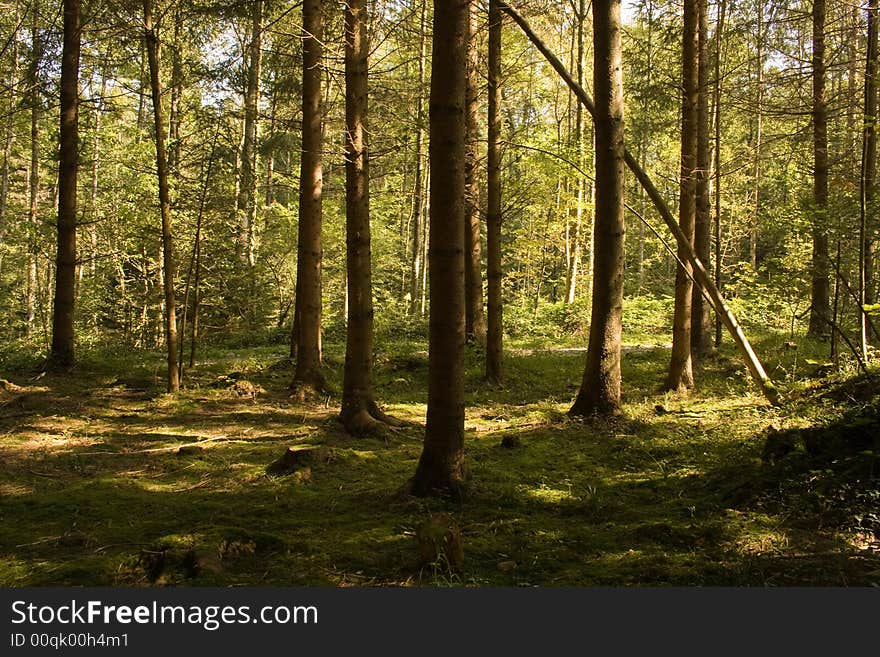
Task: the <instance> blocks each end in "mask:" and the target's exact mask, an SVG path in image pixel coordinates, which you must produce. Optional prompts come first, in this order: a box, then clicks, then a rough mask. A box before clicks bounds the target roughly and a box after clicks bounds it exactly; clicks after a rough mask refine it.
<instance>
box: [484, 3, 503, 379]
mask: <svg viewBox="0 0 880 657" xmlns="http://www.w3.org/2000/svg"><path fill="white" fill-rule="evenodd" d="M501 25H502V16H501V8H500V7H499V6H498V2H497V0H490V1H489V73H488V75H489V117H488V124H489V126H488V132H489V134H488V141H489V145H488V152H487V156H486V160H487V170H488V171H487V179H486V270H487V271H486V278H487V297H488V304H487V306H488V307H487V311H488V327H487V329H488V330H487V334H486V378H487V379H488V380H489V381H490V382H492V383H501V381H502V380H503V378H504V368H503V356H504V350H503V344H502V343H503V316H502V314H503V310H504V308H503V305H502V301H501V283H502V275H503V270H502V265H501Z"/></svg>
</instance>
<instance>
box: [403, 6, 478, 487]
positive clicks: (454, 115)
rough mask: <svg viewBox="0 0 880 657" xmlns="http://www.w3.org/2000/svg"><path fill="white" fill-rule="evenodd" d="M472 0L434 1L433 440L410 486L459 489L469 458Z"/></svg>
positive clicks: (428, 437)
mask: <svg viewBox="0 0 880 657" xmlns="http://www.w3.org/2000/svg"><path fill="white" fill-rule="evenodd" d="M471 2H472V0H435V1H434V41H433V44H432V48H431V53H432V54H431V58H432V59H431V61H432V65H431V100H430V109H429V117H430V118H429V122H430V144H429V148H428V151H429V160H430V162H429V164H430V167H431V191H430V206H431V209H430V247H429V249H430V251H429V256H428V257H429V276H430V285H431V307H430V329H429V331H430V334H429V346H428V417H427V425H426V427H425V441H424V447H423V449H422V454H421V457H420V458H419V463H418V466H417V468H416V473H415V475H414V477H413V478H412V480H411V481H410V484H409V488H410V491H411V492H412V493H413V494H414V495H418V496H424V495H429V494H432V493H435V492H437V491H443V490H447V491H453V492H456V491H459V490H460V488H461V486H462V484H463V482H464V479H465V474H466V471H465V460H464V347H465V322H464V319H465V317H464V316H465V309H464V304H465V298H464V228H465V225H464V218H465V203H466V201H465V174H464V168H465V150H464V143H465V93H466V87H467V30H468V20H469V17H470V5H471Z"/></svg>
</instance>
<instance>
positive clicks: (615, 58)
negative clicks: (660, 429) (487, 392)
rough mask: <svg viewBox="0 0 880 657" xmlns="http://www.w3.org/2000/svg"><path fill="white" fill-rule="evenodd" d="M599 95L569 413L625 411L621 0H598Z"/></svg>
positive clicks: (596, 71) (596, 61)
mask: <svg viewBox="0 0 880 657" xmlns="http://www.w3.org/2000/svg"><path fill="white" fill-rule="evenodd" d="M593 46H594V49H593V60H594V63H593V88H594V89H595V93H596V111H595V114H594V120H595V125H596V188H597V189H601V190H602V193H601V194H598V195H597V197H596V228H595V232H594V244H595V257H594V258H593V299H592V319H591V322H590V346H589V351H588V353H587V364H586V368H585V369H584V377H583V381H582V383H581V388H580V391H579V392H578V396H577V399H576V400H575V402H574V405H573V406H572V407H571V410H570V411H569V415H575V416H586V415H592V414H594V413H598V414H602V415H608V414H616V413H619V412H620V387H621V379H620V342H621V318H622V316H623V271H624V251H623V246H624V236H625V233H626V228H625V224H624V217H623V210H624V189H625V180H624V161H623V154H624V148H623V74H622V64H621V34H620V0H593Z"/></svg>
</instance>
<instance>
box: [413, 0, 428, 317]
mask: <svg viewBox="0 0 880 657" xmlns="http://www.w3.org/2000/svg"><path fill="white" fill-rule="evenodd" d="M427 5H428V2H427V0H422V7H421V16H420V18H419V25H420V29H419V85H418V89H417V93H418V98H417V100H416V162H415V164H416V168H415V176H414V177H415V181H414V183H413V199H412V245H413V251H412V253H413V255H412V267H411V269H410V276H411V278H410V288H409V299H410V300H409V313H410V314H411V315H415V314H416V313H419V312H420V310H421V307H422V305H421V300H420V299H421V297H420V295H421V290H422V284H421V282H422V276H423V273H424V270H425V264H426V263H425V257H424V251H425V233H426V230H425V228H426V227H425V213H424V208H423V205H424V193H423V190H422V187H423V178H424V174H423V172H424V169H425V167H424V163H423V162H422V158H423V157H424V132H425V128H424V123H425V99H424V93H423V91H422V90H423V89H424V88H425V68H426V67H425V58H426V42H427V37H426V32H427Z"/></svg>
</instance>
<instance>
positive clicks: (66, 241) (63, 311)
mask: <svg viewBox="0 0 880 657" xmlns="http://www.w3.org/2000/svg"><path fill="white" fill-rule="evenodd" d="M63 12H64V37H63V46H62V51H61V124H60V128H59V141H60V146H61V147H60V149H59V160H58V223H57V226H58V254H57V257H56V259H55V302H54V313H53V317H52V348H51V352H50V355H49V364H50V366H52V367H54V368H58V369H67V368H69V367H72V366H73V364H74V361H75V355H74V328H73V312H74V303H75V299H76V183H77V174H78V171H79V115H78V110H79V53H80V37H81V34H80V0H64V3H63Z"/></svg>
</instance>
